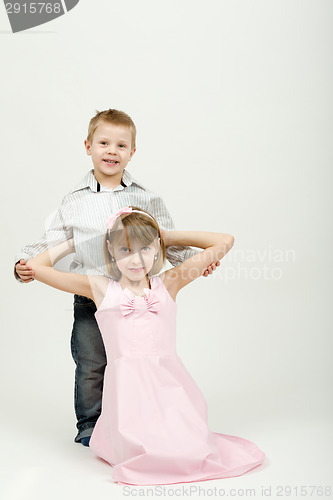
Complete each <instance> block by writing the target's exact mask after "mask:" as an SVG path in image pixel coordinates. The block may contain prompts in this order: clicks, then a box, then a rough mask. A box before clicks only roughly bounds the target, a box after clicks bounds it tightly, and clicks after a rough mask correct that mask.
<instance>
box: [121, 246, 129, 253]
mask: <svg viewBox="0 0 333 500" xmlns="http://www.w3.org/2000/svg"><path fill="white" fill-rule="evenodd" d="M127 250H128V248H127V247H121V249H120V251H121V252H123V253H125V252H127Z"/></svg>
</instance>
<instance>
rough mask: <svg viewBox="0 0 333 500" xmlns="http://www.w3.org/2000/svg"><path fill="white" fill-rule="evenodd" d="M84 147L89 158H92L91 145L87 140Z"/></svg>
mask: <svg viewBox="0 0 333 500" xmlns="http://www.w3.org/2000/svg"><path fill="white" fill-rule="evenodd" d="M84 147H85V148H86V152H87V155H88V156H90V155H91V152H90V144H89V142H88V141H87V139H86V140H85V141H84Z"/></svg>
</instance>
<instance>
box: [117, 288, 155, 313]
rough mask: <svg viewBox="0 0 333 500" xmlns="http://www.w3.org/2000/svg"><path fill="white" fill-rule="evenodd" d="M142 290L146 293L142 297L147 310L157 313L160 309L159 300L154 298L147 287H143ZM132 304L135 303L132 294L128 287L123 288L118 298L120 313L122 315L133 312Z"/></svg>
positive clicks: (133, 306)
mask: <svg viewBox="0 0 333 500" xmlns="http://www.w3.org/2000/svg"><path fill="white" fill-rule="evenodd" d="M144 290H145V292H146V295H145V296H144V297H143V298H144V300H145V302H146V306H147V309H148V311H150V312H153V313H157V312H158V311H159V310H160V304H159V301H158V300H157V299H156V297H155V296H154V294H153V293H152V291H151V290H150V289H149V288H144ZM134 304H135V296H134V294H132V293H131V291H130V290H129V289H128V288H125V290H124V291H123V293H122V296H121V299H120V310H121V312H122V314H123V315H124V316H127V315H128V314H130V313H131V312H133V311H134V309H135V305H134Z"/></svg>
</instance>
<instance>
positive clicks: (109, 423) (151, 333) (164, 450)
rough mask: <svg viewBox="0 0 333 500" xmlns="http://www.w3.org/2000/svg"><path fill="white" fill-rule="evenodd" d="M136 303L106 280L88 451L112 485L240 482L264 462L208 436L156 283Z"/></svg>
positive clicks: (226, 439) (243, 446) (240, 445)
mask: <svg viewBox="0 0 333 500" xmlns="http://www.w3.org/2000/svg"><path fill="white" fill-rule="evenodd" d="M150 286H151V289H149V288H145V294H146V295H145V296H144V297H137V296H135V295H134V294H133V293H132V292H131V291H130V290H129V289H128V288H125V289H124V290H123V289H122V288H121V286H120V284H119V283H118V282H117V281H114V280H112V279H110V282H109V284H108V288H107V292H106V295H105V297H104V299H103V302H102V304H101V305H100V307H99V308H98V309H97V311H96V313H95V317H96V320H97V322H98V325H99V328H100V331H101V334H102V337H103V340H104V344H105V350H106V354H107V367H106V370H105V375H104V387H103V399H102V412H101V415H100V417H99V419H98V420H97V423H96V426H95V428H94V431H93V434H92V436H91V439H90V448H91V449H92V450H93V452H94V453H95V454H96V455H98V456H99V457H101V458H103V459H104V460H106V461H107V462H108V463H110V464H111V465H112V466H113V470H112V472H113V474H112V478H113V481H114V482H115V483H120V484H133V485H158V484H173V483H185V482H192V481H203V480H207V479H219V478H227V477H232V476H240V475H242V474H244V473H245V472H247V471H249V470H250V469H253V468H254V467H257V466H258V465H260V464H261V463H262V462H263V460H264V458H265V454H264V453H263V452H262V451H261V450H260V449H259V448H258V447H257V446H256V445H255V444H254V443H252V442H251V441H248V440H246V439H243V438H240V437H236V436H229V435H226V434H220V433H217V432H211V431H210V430H209V428H208V425H207V403H206V400H205V398H204V396H203V395H202V393H201V391H200V389H199V387H198V386H197V385H196V383H195V381H194V380H193V378H192V377H191V375H190V374H189V372H188V371H187V369H186V367H185V366H184V364H183V363H182V361H181V359H180V358H179V356H178V355H177V352H176V312H177V304H176V302H175V301H174V300H173V299H172V297H171V296H170V294H169V292H168V291H167V289H166V287H165V285H164V283H163V281H162V280H161V278H159V277H158V276H154V277H153V278H151V279H150Z"/></svg>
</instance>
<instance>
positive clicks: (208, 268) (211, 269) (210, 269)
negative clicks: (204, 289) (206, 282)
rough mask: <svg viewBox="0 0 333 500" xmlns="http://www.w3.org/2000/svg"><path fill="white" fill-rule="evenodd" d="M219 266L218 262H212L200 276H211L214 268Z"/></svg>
mask: <svg viewBox="0 0 333 500" xmlns="http://www.w3.org/2000/svg"><path fill="white" fill-rule="evenodd" d="M219 265H220V261H219V260H218V261H217V262H216V263H215V262H212V263H211V264H210V265H209V266H208V267H207V269H206V271H205V272H204V273H203V275H202V276H205V277H206V276H208V274H212V272H213V271H215V269H216V267H217V266H219Z"/></svg>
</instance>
